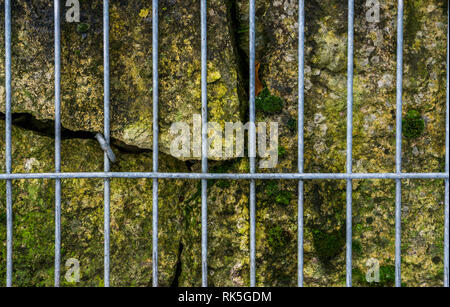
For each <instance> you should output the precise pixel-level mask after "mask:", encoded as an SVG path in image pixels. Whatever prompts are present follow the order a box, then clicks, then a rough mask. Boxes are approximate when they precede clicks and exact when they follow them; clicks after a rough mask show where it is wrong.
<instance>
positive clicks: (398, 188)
mask: <svg viewBox="0 0 450 307" xmlns="http://www.w3.org/2000/svg"><path fill="white" fill-rule="evenodd" d="M402 84H403V0H398V14H397V113H396V152H395V169H396V172H397V174H400V173H401V172H402V95H403V88H402ZM401 202H402V182H401V179H396V180H395V286H396V287H400V286H401V226H402V220H401V219H402V204H401Z"/></svg>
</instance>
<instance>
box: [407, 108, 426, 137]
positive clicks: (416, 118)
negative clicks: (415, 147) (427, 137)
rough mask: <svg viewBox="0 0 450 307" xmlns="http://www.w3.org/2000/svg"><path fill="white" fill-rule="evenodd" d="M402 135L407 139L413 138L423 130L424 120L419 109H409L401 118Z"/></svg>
mask: <svg viewBox="0 0 450 307" xmlns="http://www.w3.org/2000/svg"><path fill="white" fill-rule="evenodd" d="M402 127H403V128H402V130H403V135H404V136H405V137H406V138H408V139H415V138H418V137H419V136H421V135H422V133H423V131H424V130H425V122H424V120H423V119H422V116H421V115H420V113H419V111H417V110H409V111H408V113H406V115H405V117H404V118H403V120H402Z"/></svg>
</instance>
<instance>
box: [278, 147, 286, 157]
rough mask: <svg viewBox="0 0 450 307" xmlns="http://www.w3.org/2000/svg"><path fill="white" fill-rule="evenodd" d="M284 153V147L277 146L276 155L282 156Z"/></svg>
mask: <svg viewBox="0 0 450 307" xmlns="http://www.w3.org/2000/svg"><path fill="white" fill-rule="evenodd" d="M285 155H286V148H284V147H283V146H278V157H280V158H283V157H284V156H285Z"/></svg>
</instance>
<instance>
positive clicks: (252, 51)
mask: <svg viewBox="0 0 450 307" xmlns="http://www.w3.org/2000/svg"><path fill="white" fill-rule="evenodd" d="M249 15H250V16H249V19H250V38H249V40H250V51H249V53H250V108H249V109H250V110H249V114H250V116H249V117H250V125H249V139H250V149H249V151H250V154H249V156H250V173H251V174H253V173H255V169H256V167H255V153H256V131H255V0H250V6H249ZM255 220H256V199H255V180H254V179H251V180H250V286H251V287H255V285H256V264H255V258H256V246H255V245H256V244H255V241H256V237H255V228H256V222H255Z"/></svg>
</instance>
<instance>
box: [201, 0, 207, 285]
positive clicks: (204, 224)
mask: <svg viewBox="0 0 450 307" xmlns="http://www.w3.org/2000/svg"><path fill="white" fill-rule="evenodd" d="M200 3H201V4H200V6H201V9H200V11H201V36H202V37H201V49H202V54H201V58H202V69H201V70H202V73H201V74H202V81H201V82H202V86H201V87H202V173H207V172H208V96H207V79H206V78H207V73H208V72H207V23H206V0H202V1H201V2H200ZM207 189H208V181H207V180H206V179H202V286H203V287H207V286H208V204H207V197H208V194H207V193H208V191H207Z"/></svg>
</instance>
